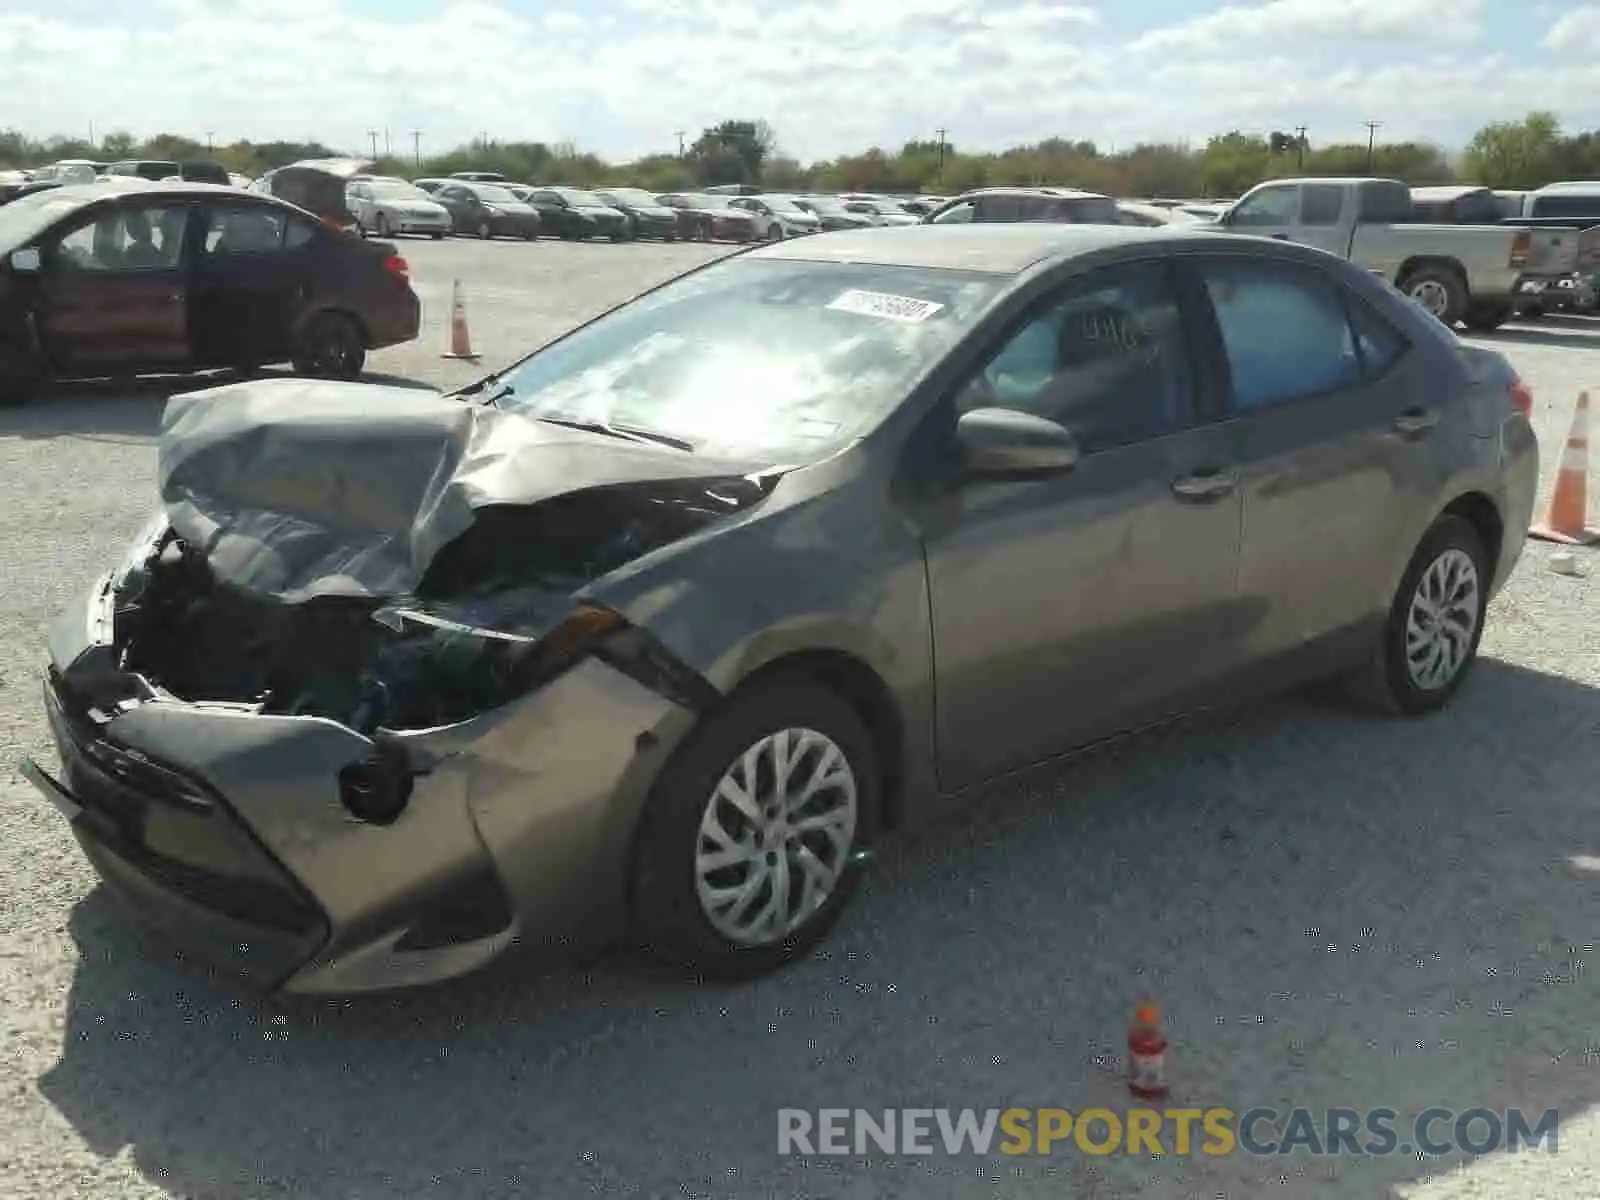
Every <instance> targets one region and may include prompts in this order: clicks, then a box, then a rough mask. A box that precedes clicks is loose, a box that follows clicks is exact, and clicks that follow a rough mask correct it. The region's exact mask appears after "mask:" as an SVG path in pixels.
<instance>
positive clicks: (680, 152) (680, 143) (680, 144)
mask: <svg viewBox="0 0 1600 1200" xmlns="http://www.w3.org/2000/svg"><path fill="white" fill-rule="evenodd" d="M672 132H673V135H674V136H676V137H677V139H678V157H679V158H682V157H683V135H684V134H685V133H687V132H688V130H687V129H674V130H673V131H672Z"/></svg>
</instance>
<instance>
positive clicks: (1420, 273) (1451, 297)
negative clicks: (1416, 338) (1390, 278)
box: [1400, 266, 1472, 328]
mask: <svg viewBox="0 0 1600 1200" xmlns="http://www.w3.org/2000/svg"><path fill="white" fill-rule="evenodd" d="M1400 290H1401V291H1402V292H1404V293H1405V294H1406V295H1407V296H1408V297H1410V298H1411V299H1412V300H1414V301H1416V302H1417V303H1418V304H1419V305H1421V306H1422V308H1423V309H1424V310H1425V311H1427V312H1429V313H1432V314H1433V315H1434V316H1435V317H1437V318H1438V319H1439V320H1440V321H1442V322H1443V323H1444V325H1445V327H1446V328H1453V327H1454V326H1455V324H1456V322H1457V321H1459V320H1461V318H1462V317H1463V316H1464V315H1466V311H1467V307H1468V305H1469V304H1470V303H1471V302H1472V296H1471V293H1470V292H1468V290H1467V281H1466V280H1465V279H1463V278H1462V277H1461V274H1460V272H1459V271H1455V270H1453V269H1451V268H1450V267H1445V266H1424V267H1418V268H1417V269H1416V270H1415V271H1412V272H1411V274H1409V275H1407V276H1406V277H1405V279H1404V280H1403V281H1402V282H1401V284H1400Z"/></svg>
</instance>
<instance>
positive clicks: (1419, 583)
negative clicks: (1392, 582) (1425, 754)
mask: <svg viewBox="0 0 1600 1200" xmlns="http://www.w3.org/2000/svg"><path fill="white" fill-rule="evenodd" d="M1491 570H1492V566H1491V564H1490V563H1489V554H1488V550H1487V549H1486V548H1485V546H1484V543H1483V538H1482V537H1481V536H1480V535H1479V533H1478V531H1477V529H1476V528H1474V527H1473V525H1472V523H1471V522H1470V521H1467V520H1465V519H1463V518H1461V517H1457V516H1453V515H1448V514H1447V515H1445V516H1442V517H1440V518H1439V519H1438V521H1436V522H1434V524H1433V526H1432V528H1430V529H1429V530H1428V532H1427V534H1426V535H1424V537H1423V539H1422V542H1421V544H1420V545H1419V546H1418V547H1417V550H1416V553H1415V554H1414V555H1413V556H1412V558H1411V562H1410V564H1409V565H1408V566H1407V567H1406V573H1405V575H1404V576H1403V577H1402V578H1401V580H1400V586H1399V588H1397V589H1396V591H1395V597H1394V601H1393V603H1392V604H1391V606H1390V609H1389V617H1388V621H1387V622H1386V624H1385V626H1384V630H1383V634H1382V637H1381V639H1380V641H1379V644H1378V645H1377V646H1376V647H1375V648H1374V651H1373V655H1372V657H1371V659H1370V660H1369V661H1368V662H1367V663H1366V664H1365V666H1363V667H1362V668H1361V669H1360V670H1359V671H1357V672H1356V673H1355V674H1354V675H1353V676H1351V678H1350V681H1349V682H1350V685H1351V690H1352V692H1353V694H1354V695H1355V697H1356V698H1357V699H1358V700H1359V701H1361V702H1362V703H1363V704H1365V705H1366V706H1367V707H1369V708H1375V709H1377V710H1379V711H1382V712H1386V713H1390V714H1393V715H1396V716H1420V715H1422V714H1424V713H1430V712H1435V711H1437V710H1438V709H1441V708H1443V707H1444V706H1445V705H1446V704H1448V703H1449V702H1450V699H1451V697H1452V696H1454V695H1455V694H1456V692H1457V691H1458V690H1459V689H1460V687H1461V685H1462V684H1463V683H1464V682H1465V681H1466V678H1467V676H1468V675H1469V674H1470V673H1471V670H1472V664H1473V663H1474V662H1475V661H1476V659H1477V654H1478V642H1479V640H1480V639H1481V638H1482V637H1483V618H1484V613H1485V612H1486V611H1487V609H1488V605H1489V582H1490V572H1491Z"/></svg>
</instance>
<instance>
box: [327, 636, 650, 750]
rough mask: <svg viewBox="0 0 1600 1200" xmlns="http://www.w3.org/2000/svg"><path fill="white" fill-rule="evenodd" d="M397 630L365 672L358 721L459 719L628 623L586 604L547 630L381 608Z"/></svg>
mask: <svg viewBox="0 0 1600 1200" xmlns="http://www.w3.org/2000/svg"><path fill="white" fill-rule="evenodd" d="M373 619H374V620H375V621H377V622H378V623H379V624H380V625H383V626H384V627H386V628H387V629H389V630H390V631H391V634H392V635H393V636H390V637H388V638H385V639H384V640H383V641H382V642H381V643H380V644H379V646H378V648H377V650H376V651H375V653H374V655H373V657H372V659H371V661H370V662H369V664H368V669H367V670H366V671H364V672H363V673H362V676H361V680H360V695H359V699H358V701H357V705H356V709H355V713H354V715H353V717H352V720H351V724H352V725H354V726H355V727H356V728H357V729H360V730H362V731H365V732H370V731H372V730H374V729H378V728H380V727H382V728H389V729H418V728H431V727H434V726H439V725H452V724H455V723H457V722H460V721H465V720H469V719H470V718H472V717H475V716H478V715H479V714H481V713H485V712H488V711H489V710H491V709H494V708H498V707H500V706H501V705H504V704H508V703H510V702H511V701H512V700H514V699H516V698H517V697H518V696H522V695H525V694H527V693H528V692H531V691H534V690H535V689H537V688H539V687H542V686H543V685H544V684H546V683H548V682H550V681H551V680H552V679H554V678H555V677H556V676H558V675H560V674H561V673H562V672H563V671H565V670H567V669H568V668H569V667H571V666H573V665H574V664H575V663H577V662H578V661H580V660H581V659H582V658H583V657H584V656H585V655H587V654H588V653H589V652H590V651H591V650H593V649H594V647H595V646H596V645H597V644H598V643H599V642H601V641H602V640H604V639H605V638H607V637H608V636H610V635H611V634H613V633H616V632H617V631H619V630H622V629H624V628H626V623H625V622H624V621H623V619H622V618H621V617H620V616H618V615H617V614H616V613H614V612H612V611H611V610H610V609H608V608H602V607H600V606H599V605H593V604H579V605H578V606H576V607H575V608H573V609H572V610H571V611H570V612H569V613H568V614H567V616H566V618H565V620H563V621H561V622H560V623H559V624H558V625H556V626H555V627H554V628H552V629H549V630H548V631H546V632H541V633H533V632H519V631H509V632H508V631H504V630H500V629H490V628H484V627H482V626H477V625H472V624H468V623H465V622H462V621H458V620H454V619H452V618H450V617H446V616H442V615H439V614H437V613H432V612H428V611H425V610H423V609H414V608H401V607H389V608H383V609H379V610H378V611H377V612H376V613H374V614H373Z"/></svg>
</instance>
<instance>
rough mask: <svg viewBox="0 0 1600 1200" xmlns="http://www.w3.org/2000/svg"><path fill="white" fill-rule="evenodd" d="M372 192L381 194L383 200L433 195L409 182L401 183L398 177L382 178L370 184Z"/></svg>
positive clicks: (416, 198) (420, 198)
mask: <svg viewBox="0 0 1600 1200" xmlns="http://www.w3.org/2000/svg"><path fill="white" fill-rule="evenodd" d="M372 194H373V195H374V196H382V197H383V198H384V199H385V200H428V201H430V202H431V201H432V199H433V197H431V196H429V195H428V193H427V192H425V191H423V190H422V189H421V188H419V187H413V186H412V185H411V184H409V183H402V182H401V181H400V180H398V179H382V180H378V181H376V182H374V183H373V184H372Z"/></svg>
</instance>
